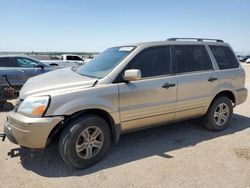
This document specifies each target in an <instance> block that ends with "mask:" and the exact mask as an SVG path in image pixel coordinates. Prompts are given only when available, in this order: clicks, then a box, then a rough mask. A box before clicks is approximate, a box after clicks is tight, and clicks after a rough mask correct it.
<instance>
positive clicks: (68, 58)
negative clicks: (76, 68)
mask: <svg viewBox="0 0 250 188" xmlns="http://www.w3.org/2000/svg"><path fill="white" fill-rule="evenodd" d="M67 60H72V61H82V59H81V58H80V57H78V56H67Z"/></svg>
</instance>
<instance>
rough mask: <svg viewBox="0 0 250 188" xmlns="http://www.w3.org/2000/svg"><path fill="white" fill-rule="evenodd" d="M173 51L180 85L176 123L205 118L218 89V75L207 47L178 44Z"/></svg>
mask: <svg viewBox="0 0 250 188" xmlns="http://www.w3.org/2000/svg"><path fill="white" fill-rule="evenodd" d="M172 52H173V53H172V54H173V62H174V63H173V64H174V70H175V74H176V79H177V83H178V93H177V112H176V120H182V119H188V118H192V117H196V116H201V115H203V114H204V113H205V110H206V109H207V106H208V105H209V104H210V101H211V97H212V96H213V95H214V93H216V92H217V90H218V85H219V80H218V76H219V75H218V72H215V71H214V67H213V64H212V62H211V60H210V58H209V55H208V53H207V50H206V47H205V46H203V45H193V46H191V45H176V46H174V47H173V51H172Z"/></svg>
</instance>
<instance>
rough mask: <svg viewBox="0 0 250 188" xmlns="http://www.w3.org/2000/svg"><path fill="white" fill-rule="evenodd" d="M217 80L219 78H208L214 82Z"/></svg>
mask: <svg viewBox="0 0 250 188" xmlns="http://www.w3.org/2000/svg"><path fill="white" fill-rule="evenodd" d="M216 80H218V78H215V77H210V78H208V80H207V81H209V82H213V81H216Z"/></svg>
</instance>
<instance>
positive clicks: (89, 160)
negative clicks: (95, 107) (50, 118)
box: [59, 115, 111, 169]
mask: <svg viewBox="0 0 250 188" xmlns="http://www.w3.org/2000/svg"><path fill="white" fill-rule="evenodd" d="M110 140H111V137H110V130H109V125H108V123H107V122H106V121H105V120H104V119H102V118H100V117H99V116H96V115H84V116H82V117H80V118H77V119H75V120H73V121H71V122H70V123H69V124H68V126H67V127H66V129H64V130H63V132H62V134H61V137H60V140H59V151H60V154H61V157H62V158H63V160H64V161H65V162H66V163H67V164H69V165H70V166H72V167H74V168H80V169H81V168H87V167H90V166H92V165H94V164H95V163H97V162H98V161H99V160H101V159H102V158H103V157H104V155H105V154H106V152H107V150H108V148H109V145H110Z"/></svg>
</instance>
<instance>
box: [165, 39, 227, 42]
mask: <svg viewBox="0 0 250 188" xmlns="http://www.w3.org/2000/svg"><path fill="white" fill-rule="evenodd" d="M177 40H196V41H198V42H203V41H215V42H224V41H223V40H221V39H206V38H169V39H167V41H177Z"/></svg>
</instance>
